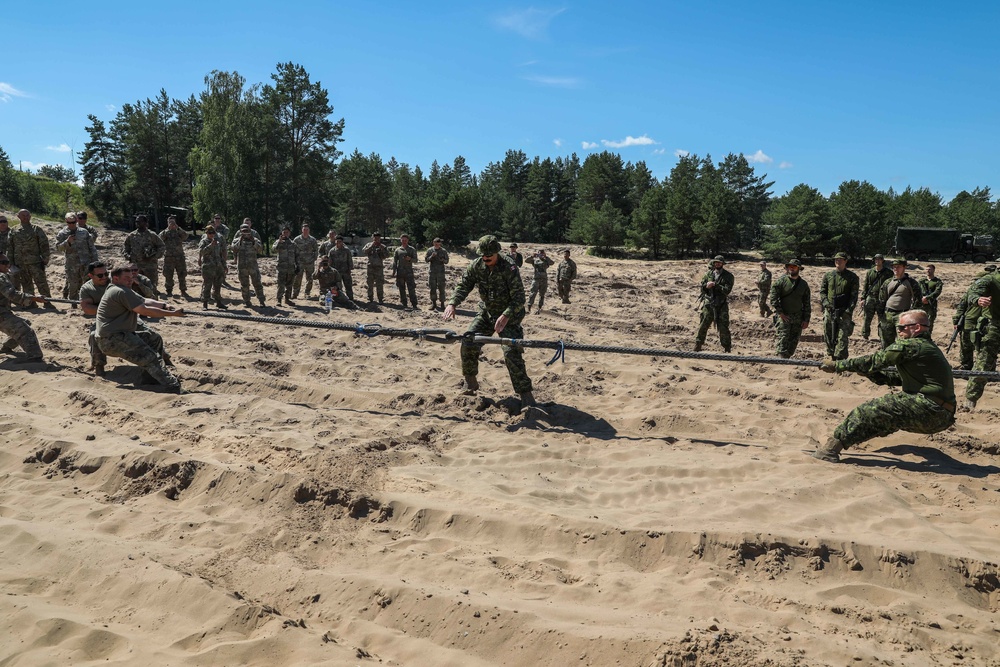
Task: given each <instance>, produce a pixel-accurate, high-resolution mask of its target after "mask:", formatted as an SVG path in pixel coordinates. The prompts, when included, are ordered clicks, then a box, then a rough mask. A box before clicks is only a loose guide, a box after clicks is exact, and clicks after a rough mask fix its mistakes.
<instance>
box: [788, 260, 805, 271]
mask: <svg viewBox="0 0 1000 667" xmlns="http://www.w3.org/2000/svg"><path fill="white" fill-rule="evenodd" d="M785 266H797V267H799V268H800V269H801V268H802V262H800V261H799V260H797V259H790V260H788V261H787V262H785Z"/></svg>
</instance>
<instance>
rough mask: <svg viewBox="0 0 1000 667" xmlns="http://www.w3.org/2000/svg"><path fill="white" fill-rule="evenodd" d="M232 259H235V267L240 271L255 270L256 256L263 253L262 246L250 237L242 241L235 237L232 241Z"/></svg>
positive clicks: (240, 238) (241, 238) (240, 237)
mask: <svg viewBox="0 0 1000 667" xmlns="http://www.w3.org/2000/svg"><path fill="white" fill-rule="evenodd" d="M232 249H233V257H234V258H235V259H236V266H237V268H240V269H249V270H251V271H252V270H254V269H257V268H258V266H257V256H258V255H259V254H260V253H262V252H263V251H264V246H263V245H262V244H261V242H260V241H258V240H257V239H256V238H254V237H253V236H251V237H250V238H248V239H246V240H244V239H243V237H242V236H239V235H237V237H236V238H235V239H233V245H232Z"/></svg>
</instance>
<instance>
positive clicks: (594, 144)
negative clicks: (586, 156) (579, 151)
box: [583, 141, 597, 151]
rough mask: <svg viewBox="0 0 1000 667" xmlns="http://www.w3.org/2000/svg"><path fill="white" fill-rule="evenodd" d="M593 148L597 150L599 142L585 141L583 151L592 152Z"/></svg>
mask: <svg viewBox="0 0 1000 667" xmlns="http://www.w3.org/2000/svg"><path fill="white" fill-rule="evenodd" d="M591 148H597V142H596V141H584V142H583V150H585V151H587V150H590V149H591Z"/></svg>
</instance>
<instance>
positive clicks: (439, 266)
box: [424, 239, 449, 310]
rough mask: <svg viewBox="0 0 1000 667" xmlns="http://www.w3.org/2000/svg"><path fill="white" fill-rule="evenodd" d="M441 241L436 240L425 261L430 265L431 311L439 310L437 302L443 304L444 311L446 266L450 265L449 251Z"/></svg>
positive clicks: (428, 274)
mask: <svg viewBox="0 0 1000 667" xmlns="http://www.w3.org/2000/svg"><path fill="white" fill-rule="evenodd" d="M441 243H442V241H441V239H434V243H433V245H432V246H431V247H430V248H428V249H427V253H426V254H424V261H425V262H427V264H429V265H430V270H429V271H428V272H427V286H428V288H429V289H430V292H431V310H437V302H438V301H440V302H441V309H442V310H444V283H445V273H444V266H445V264H447V263H448V260H449V257H448V251H447V250H445V249H444V248H442V247H441Z"/></svg>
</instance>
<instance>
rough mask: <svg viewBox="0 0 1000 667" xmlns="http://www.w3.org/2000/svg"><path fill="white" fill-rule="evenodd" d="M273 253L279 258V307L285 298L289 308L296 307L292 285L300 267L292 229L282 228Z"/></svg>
mask: <svg viewBox="0 0 1000 667" xmlns="http://www.w3.org/2000/svg"><path fill="white" fill-rule="evenodd" d="M271 251H272V252H274V254H275V256H276V257H277V258H278V305H279V306H280V305H281V299H282V297H284V299H285V302H286V303H287V304H288V305H289V306H294V305H295V304H294V303H292V298H293V296H295V295H293V294H292V283H293V282H294V281H295V276H297V275H298V271H299V266H298V264H297V263H296V262H295V257H296V251H295V241H293V240H292V230H291V229H289V228H288V227H282V228H281V236H280V237H278V240H277V241H275V242H274V246H273V247H272V248H271ZM310 273H312V271H310ZM311 282H312V281H310V283H311Z"/></svg>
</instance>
